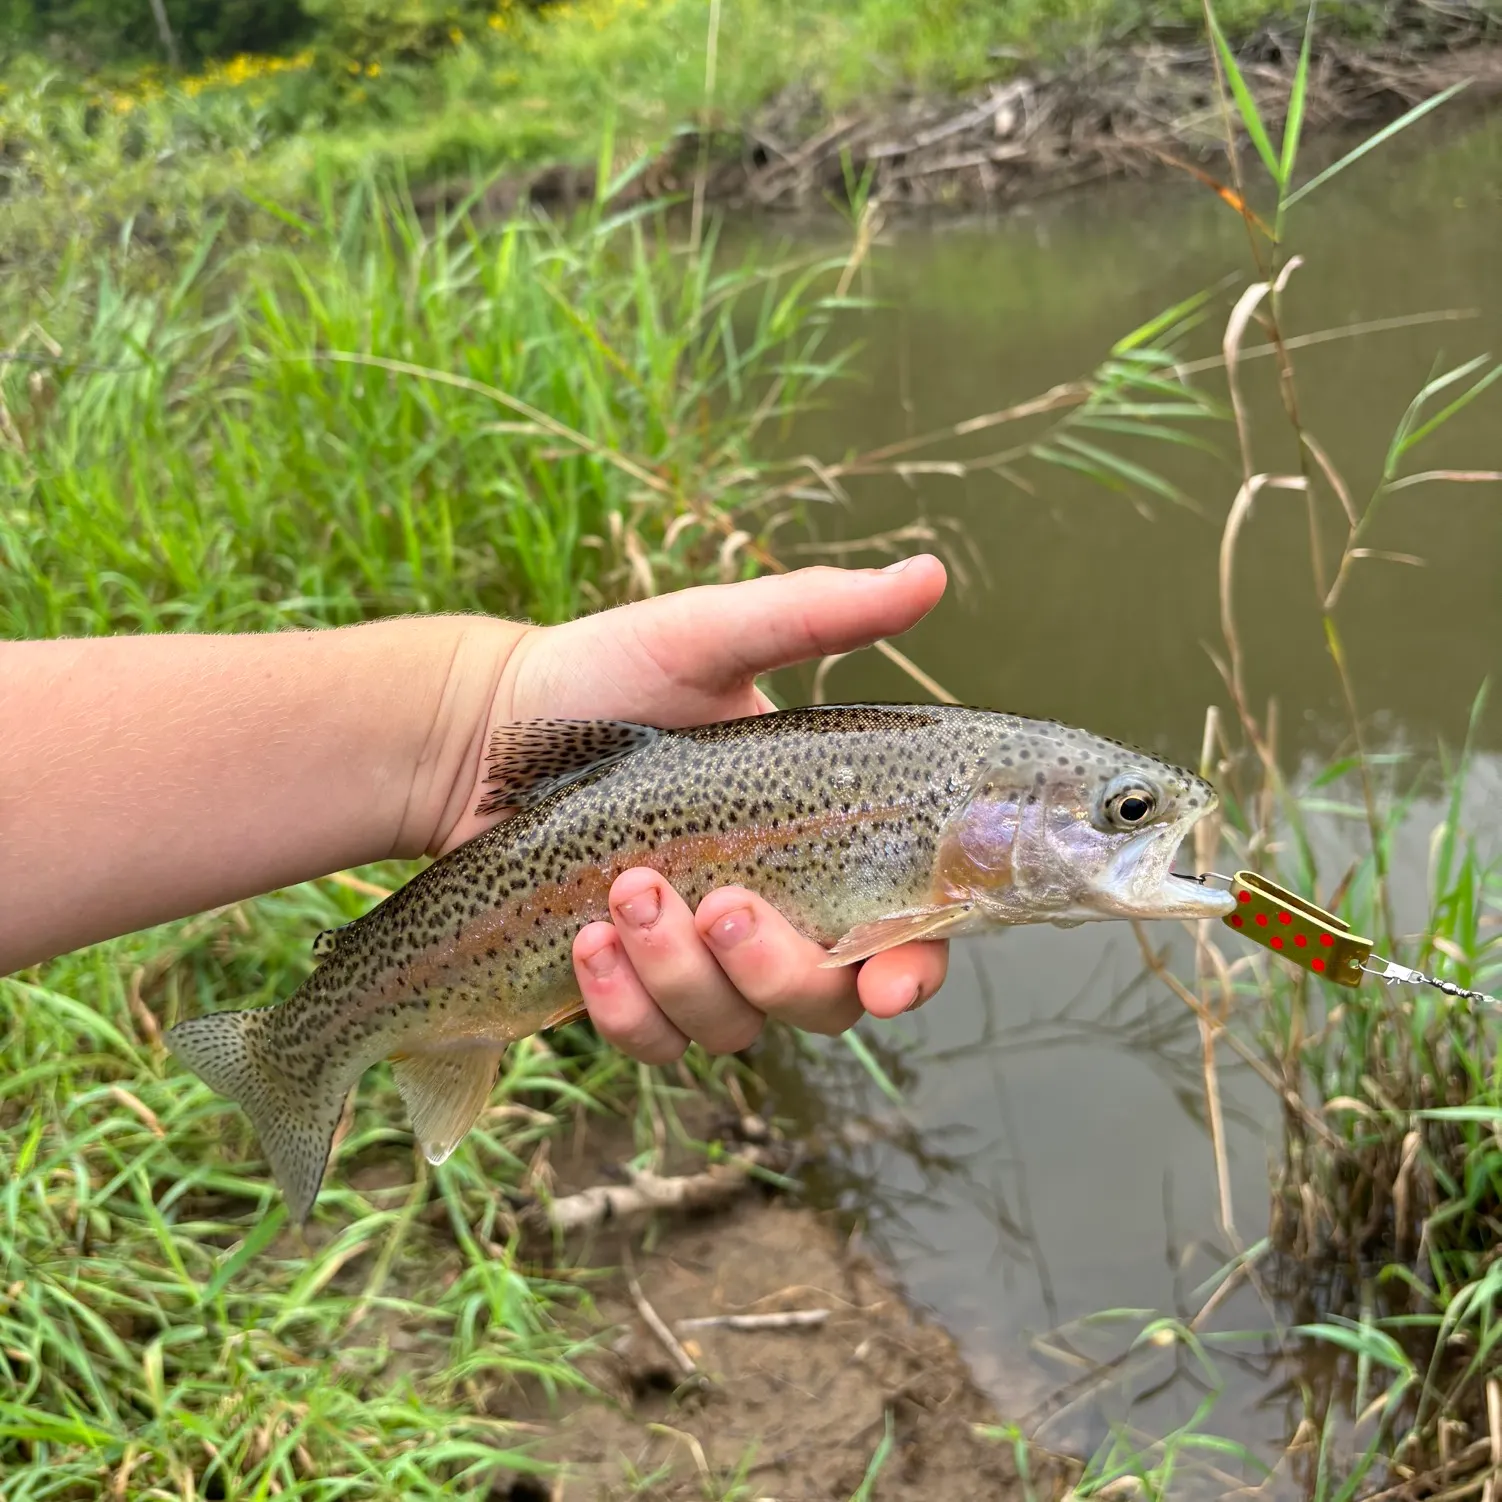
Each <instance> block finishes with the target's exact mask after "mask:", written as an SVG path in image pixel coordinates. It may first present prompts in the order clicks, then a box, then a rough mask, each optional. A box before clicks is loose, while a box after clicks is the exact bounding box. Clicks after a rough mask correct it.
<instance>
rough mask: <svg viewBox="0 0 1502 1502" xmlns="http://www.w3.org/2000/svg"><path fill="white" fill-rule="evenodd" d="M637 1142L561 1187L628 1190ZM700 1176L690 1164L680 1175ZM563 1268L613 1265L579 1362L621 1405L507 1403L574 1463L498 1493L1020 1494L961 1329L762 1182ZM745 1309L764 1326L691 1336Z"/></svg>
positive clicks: (1042, 1479)
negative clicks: (933, 1317) (925, 1308)
mask: <svg viewBox="0 0 1502 1502" xmlns="http://www.w3.org/2000/svg"><path fill="white" fill-rule="evenodd" d="M628 1150H629V1143H628V1142H626V1141H625V1140H624V1137H623V1135H622V1134H608V1135H606V1136H604V1137H600V1136H596V1137H595V1138H594V1139H593V1140H592V1141H591V1143H590V1146H589V1149H588V1151H587V1152H586V1153H584V1154H583V1155H582V1157H581V1158H580V1159H577V1160H576V1163H577V1167H576V1168H574V1169H573V1170H572V1171H567V1172H565V1171H560V1174H559V1180H558V1183H557V1186H556V1187H557V1192H558V1194H560V1195H565V1194H569V1193H571V1192H576V1191H577V1190H579V1189H582V1188H585V1187H587V1186H590V1187H594V1188H596V1189H598V1187H599V1186H601V1184H602V1183H603V1184H605V1185H611V1184H614V1185H621V1184H623V1183H624V1182H625V1180H626V1178H627V1175H625V1174H624V1172H623V1171H622V1170H621V1169H620V1168H619V1167H618V1166H615V1165H618V1164H619V1163H620V1162H621V1161H623V1160H624V1157H625V1156H626V1152H627V1151H628ZM702 1168H703V1165H702V1162H699V1161H696V1160H695V1159H694V1158H693V1157H692V1156H691V1155H688V1154H683V1153H675V1154H672V1155H671V1156H670V1161H669V1163H668V1165H667V1166H666V1169H665V1171H666V1172H669V1173H678V1174H693V1173H695V1172H699V1171H702ZM563 1260H564V1262H565V1263H567V1264H568V1265H570V1266H572V1267H573V1268H574V1269H575V1270H576V1272H577V1271H578V1270H580V1269H582V1268H586V1267H588V1268H596V1269H603V1270H607V1271H606V1273H605V1276H604V1278H603V1280H602V1281H601V1282H600V1283H599V1284H598V1285H597V1286H596V1288H595V1291H594V1301H595V1311H594V1313H593V1314H592V1316H591V1317H590V1318H589V1319H587V1320H586V1321H584V1322H583V1324H582V1325H581V1328H580V1331H579V1333H580V1334H581V1335H585V1336H592V1337H596V1338H598V1339H599V1341H600V1348H599V1354H597V1355H595V1356H593V1357H590V1358H586V1360H585V1361H584V1362H583V1363H581V1364H582V1366H583V1368H584V1370H585V1371H586V1372H587V1373H588V1375H589V1376H590V1378H591V1379H592V1380H593V1381H594V1382H595V1383H596V1384H597V1385H598V1387H599V1388H600V1389H601V1390H602V1392H604V1393H605V1394H606V1397H605V1398H604V1399H603V1400H595V1401H587V1402H581V1403H576V1404H573V1405H568V1404H566V1405H565V1406H564V1407H563V1408H562V1409H560V1408H559V1407H557V1406H556V1405H553V1404H549V1403H543V1402H542V1401H541V1400H540V1399H537V1400H536V1401H535V1403H534V1404H533V1405H529V1407H528V1409H527V1410H526V1411H518V1409H517V1408H516V1407H515V1406H514V1403H512V1402H509V1401H508V1403H507V1409H508V1412H507V1415H506V1416H507V1417H511V1418H525V1419H529V1420H531V1421H533V1422H537V1423H540V1424H542V1425H544V1426H546V1427H548V1428H551V1429H552V1431H553V1432H552V1434H551V1435H550V1437H549V1438H548V1439H547V1440H546V1441H545V1442H544V1443H543V1446H542V1449H541V1451H540V1453H541V1454H543V1455H545V1456H546V1457H547V1458H549V1459H551V1460H556V1461H560V1462H562V1463H563V1464H564V1466H565V1471H564V1473H563V1475H562V1476H561V1477H560V1478H559V1479H558V1480H557V1481H556V1482H555V1483H549V1484H542V1483H539V1481H538V1480H537V1479H536V1478H530V1477H515V1478H509V1477H508V1478H498V1479H497V1481H496V1483H495V1485H494V1487H493V1490H492V1495H493V1496H496V1497H498V1498H501V1497H504V1498H508V1499H511V1502H624V1499H626V1498H632V1499H641V1502H691V1499H692V1502H704V1499H706V1498H709V1499H720V1498H735V1499H737V1502H753V1499H774V1498H775V1499H777V1502H826V1499H828V1502H847V1499H849V1498H850V1497H852V1496H853V1495H855V1494H857V1493H858V1492H859V1490H860V1488H861V1486H862V1484H863V1482H865V1481H866V1480H867V1477H868V1476H870V1477H871V1478H872V1480H871V1484H870V1488H869V1490H868V1491H867V1492H865V1493H862V1494H861V1495H863V1496H864V1497H865V1498H866V1499H867V1502H896V1499H900V1498H913V1497H925V1498H927V1497H965V1498H974V1499H977V1502H980V1499H989V1498H998V1499H1000V1498H1011V1497H1013V1496H1017V1497H1021V1496H1022V1494H1023V1492H1022V1486H1021V1483H1020V1480H1019V1477H1018V1473H1017V1468H1016V1465H1015V1462H1014V1458H1013V1454H1012V1450H1011V1446H1010V1445H1009V1443H1008V1442H1007V1441H1006V1440H1004V1439H998V1438H997V1437H995V1436H992V1435H987V1434H986V1433H985V1432H984V1430H985V1427H986V1426H988V1425H996V1424H998V1423H1000V1421H1001V1419H1000V1415H998V1414H997V1413H996V1412H995V1411H994V1409H993V1407H992V1406H991V1404H990V1402H989V1401H988V1400H987V1399H986V1398H985V1397H984V1396H983V1395H982V1394H981V1393H980V1391H979V1390H978V1389H977V1387H976V1385H975V1383H974V1382H973V1380H972V1378H971V1375H970V1373H969V1371H968V1369H967V1367H966V1365H965V1362H964V1360H963V1359H962V1357H961V1356H960V1354H959V1352H958V1350H957V1348H956V1346H955V1343H954V1341H953V1340H952V1339H951V1337H950V1336H949V1335H948V1333H946V1332H945V1331H944V1330H942V1329H940V1328H938V1327H937V1326H936V1325H934V1324H933V1323H931V1322H929V1321H927V1320H925V1319H924V1318H922V1317H921V1316H919V1315H918V1314H916V1313H915V1312H914V1311H913V1310H912V1309H910V1308H909V1307H908V1306H907V1304H906V1303H905V1302H904V1300H903V1299H902V1297H901V1295H900V1292H899V1291H898V1290H897V1289H896V1288H895V1287H894V1286H893V1285H892V1284H891V1282H890V1281H889V1280H888V1279H887V1278H886V1277H885V1276H884V1275H883V1273H882V1271H881V1270H880V1269H879V1268H878V1267H877V1266H876V1265H875V1264H874V1263H873V1262H872V1260H871V1259H870V1258H868V1257H867V1256H865V1255H864V1254H863V1253H862V1252H861V1251H860V1250H859V1249H858V1247H857V1246H856V1245H855V1244H853V1243H852V1242H851V1240H850V1239H849V1238H848V1237H847V1236H846V1235H845V1234H844V1233H843V1232H842V1231H841V1229H840V1227H839V1226H838V1225H837V1224H836V1222H835V1221H834V1220H833V1219H832V1218H831V1217H829V1216H826V1215H824V1214H821V1213H820V1212H818V1211H816V1210H814V1209H812V1208H810V1207H809V1206H808V1205H806V1204H803V1203H801V1202H800V1201H799V1200H798V1199H797V1197H796V1196H793V1197H789V1196H788V1195H786V1194H784V1193H783V1192H781V1191H780V1190H777V1189H775V1188H768V1187H766V1186H764V1185H760V1184H752V1185H751V1186H749V1187H748V1188H746V1189H744V1191H743V1192H741V1193H739V1194H738V1195H736V1196H735V1197H734V1198H733V1199H731V1200H730V1201H729V1202H728V1203H725V1204H722V1205H721V1206H720V1207H719V1208H717V1209H714V1210H712V1211H709V1212H707V1213H705V1212H699V1213H690V1214H682V1213H678V1212H674V1213H669V1214H661V1215H658V1216H657V1217H655V1220H653V1221H650V1222H648V1221H643V1220H641V1219H637V1220H634V1221H621V1220H618V1219H616V1218H614V1217H612V1218H610V1219H607V1220H605V1221H604V1222H603V1223H602V1225H601V1226H600V1227H599V1229H598V1230H596V1231H595V1232H594V1233H593V1234H592V1236H589V1237H586V1239H584V1240H583V1241H576V1242H574V1243H572V1244H571V1245H570V1248H569V1250H568V1252H567V1253H566V1255H565V1257H564V1259H563ZM633 1281H634V1286H633ZM820 1311H822V1313H820ZM748 1315H749V1316H752V1317H753V1318H752V1319H751V1320H750V1321H749V1327H746V1325H745V1324H743V1325H742V1327H741V1328H736V1327H735V1326H734V1325H730V1324H726V1323H723V1322H722V1323H718V1324H710V1325H703V1324H697V1325H695V1324H690V1325H688V1326H686V1327H685V1326H683V1325H681V1324H680V1322H682V1321H703V1320H706V1319H711V1320H713V1319H715V1318H716V1317H721V1318H723V1317H725V1316H733V1317H735V1318H737V1319H738V1320H743V1321H744V1319H745V1317H746V1316H748ZM774 1315H784V1316H788V1315H790V1316H792V1317H791V1318H790V1319H787V1320H785V1321H778V1320H775V1319H772V1320H769V1319H766V1318H765V1317H766V1316H774ZM654 1324H656V1325H658V1326H659V1328H658V1329H656V1330H654V1328H653V1326H654ZM662 1326H665V1327H666V1328H667V1334H668V1339H664V1335H663V1331H662V1329H661V1327H662ZM670 1340H671V1341H676V1342H677V1343H678V1344H679V1346H680V1347H681V1349H680V1351H679V1352H678V1353H674V1352H673V1351H672V1349H671V1347H670V1344H669V1341H670ZM685 1358H686V1360H687V1362H688V1363H691V1364H692V1370H690V1369H689V1367H688V1366H687V1365H685ZM1030 1479H1031V1483H1032V1488H1033V1495H1034V1496H1035V1497H1037V1498H1038V1499H1040V1502H1047V1499H1050V1498H1054V1497H1057V1496H1059V1495H1061V1494H1062V1493H1063V1491H1064V1490H1065V1489H1066V1487H1067V1484H1068V1482H1069V1480H1070V1479H1072V1478H1071V1476H1070V1475H1069V1474H1068V1473H1067V1470H1066V1468H1065V1467H1064V1466H1062V1465H1060V1464H1058V1463H1055V1462H1047V1461H1038V1462H1034V1463H1033V1464H1032V1474H1031V1478H1030Z"/></svg>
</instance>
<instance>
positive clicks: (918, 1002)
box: [902, 986, 928, 1012]
mask: <svg viewBox="0 0 1502 1502" xmlns="http://www.w3.org/2000/svg"><path fill="white" fill-rule="evenodd" d="M927 1000H928V997H926V996H925V995H924V994H923V987H922V986H915V987H914V988H913V999H912V1000H911V1001H910V1002H908V1004H907V1005H906V1006H905V1007H903V1009H902V1010H903V1011H904V1012H916V1011H917V1010H918V1008H919V1007H921V1006H922V1005H923V1003H924V1002H925V1001H927Z"/></svg>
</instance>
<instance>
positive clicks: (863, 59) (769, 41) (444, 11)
mask: <svg viewBox="0 0 1502 1502" xmlns="http://www.w3.org/2000/svg"><path fill="white" fill-rule="evenodd" d="M1305 11H1306V6H1305V5H1304V4H1303V3H1301V0H1234V3H1232V4H1229V5H1227V6H1226V7H1224V14H1223V15H1222V16H1221V21H1222V24H1223V25H1224V26H1225V28H1226V30H1227V33H1228V35H1230V36H1231V37H1232V38H1233V39H1249V38H1254V37H1257V36H1272V37H1277V38H1281V39H1282V45H1283V47H1284V50H1285V51H1286V52H1289V53H1291V52H1292V51H1294V50H1296V46H1297V34H1298V29H1299V27H1300V26H1301V25H1302V22H1303V18H1304V15H1305ZM0 12H8V20H9V24H8V25H6V24H4V19H5V18H4V17H0V34H3V35H4V36H6V37H7V38H8V47H7V49H6V51H5V52H3V53H0V138H3V141H4V147H3V150H0V202H4V203H5V205H6V221H7V223H6V226H5V229H4V232H3V234H0V255H3V254H5V253H6V252H7V251H8V252H9V253H10V255H11V257H13V258H15V257H24V256H26V255H27V254H35V253H36V251H37V249H38V248H39V247H43V246H46V245H49V244H55V243H56V240H57V237H58V235H59V234H60V233H72V232H84V231H88V230H92V231H94V232H97V233H99V234H101V235H121V234H123V235H127V236H129V235H135V236H136V237H138V238H140V239H142V240H145V241H147V242H151V243H161V242H163V241H166V242H168V243H172V244H174V245H179V246H180V244H181V242H182V240H183V239H184V238H185V237H186V236H187V235H188V234H189V231H190V227H191V224H192V222H193V220H194V217H195V216H198V215H202V214H203V213H205V212H208V211H210V210H216V211H217V210H226V209H228V210H234V209H235V208H244V207H245V206H246V205H247V204H248V203H249V202H253V201H256V200H262V199H270V200H273V201H275V202H277V203H280V204H284V205H285V204H293V203H303V204H308V203H311V202H313V201H314V200H315V199H316V196H317V193H318V189H319V184H321V183H323V182H325V181H326V180H327V179H328V178H329V177H330V176H332V177H334V178H335V179H344V178H347V177H348V176H349V175H350V174H351V173H353V172H357V171H367V170H371V169H375V170H380V171H384V172H386V173H388V174H392V175H399V176H400V177H401V179H402V180H403V181H405V182H407V183H409V184H418V183H425V182H432V181H439V180H450V179H461V180H470V179H483V178H485V177H487V176H489V175H491V174H495V173H506V172H521V173H525V172H527V171H529V170H531V169H535V168H539V167H546V166H550V165H553V164H567V165H572V166H585V167H589V166H592V165H593V164H594V162H595V161H596V159H597V157H598V153H599V149H600V146H601V143H602V142H603V141H605V140H607V139H608V140H609V141H610V142H611V144H612V151H613V164H614V165H615V166H616V167H623V166H625V165H626V164H628V163H631V162H637V161H640V160H641V159H643V158H644V157H647V156H650V155H653V154H655V153H658V152H661V151H662V150H663V149H664V148H665V147H667V146H669V144H670V143H671V142H672V141H673V140H674V139H675V137H676V136H678V135H679V134H680V133H682V132H684V131H698V132H704V133H707V134H708V135H709V136H711V137H717V136H723V137H724V138H725V139H726V140H733V139H734V137H735V134H736V132H737V131H738V130H739V129H740V127H741V126H742V125H743V124H744V123H745V121H746V120H747V118H748V116H749V115H750V113H751V112H753V111H754V110H755V109H756V108H757V107H758V106H760V105H763V104H765V103H766V102H767V101H768V100H771V99H773V98H774V97H779V96H781V95H783V94H784V93H791V94H794V95H796V96H797V97H798V98H800V99H806V100H811V101H816V102H817V108H816V115H817V116H818V117H820V118H825V119H827V118H832V117H835V116H838V115H839V114H840V113H841V112H844V111H848V110H852V109H854V110H864V111H866V112H868V113H869V112H871V111H872V110H873V109H875V108H878V107H879V106H880V104H881V101H883V100H887V99H897V98H899V97H901V96H904V95H906V94H909V93H911V92H913V91H915V90H916V91H919V92H929V93H934V94H937V95H941V96H943V95H952V94H955V93H958V92H962V91H964V90H967V89H971V88H974V87H976V86H977V85H980V84H983V83H985V82H986V81H988V80H999V79H1004V78H1007V77H1009V76H1012V75H1014V74H1016V73H1018V72H1019V71H1028V72H1031V71H1036V70H1038V69H1040V68H1045V69H1046V68H1050V67H1054V66H1064V67H1066V68H1068V67H1073V66H1078V65H1079V63H1080V62H1081V61H1082V60H1084V59H1088V58H1090V57H1092V56H1095V55H1098V54H1100V53H1102V52H1103V51H1107V50H1109V49H1112V48H1119V47H1122V46H1125V45H1130V44H1134V43H1140V42H1147V41H1158V40H1161V41H1165V42H1168V43H1182V42H1191V43H1192V42H1195V41H1196V40H1197V39H1200V38H1202V36H1203V15H1202V8H1201V3H1200V0H1159V3H1156V4H1146V3H1138V0H1014V3H999V0H855V3H850V4H845V3H834V0H819V3H813V4H807V3H800V0H716V3H715V4H713V5H711V4H708V3H707V0H551V3H543V0H401V3H397V0H300V3H299V0H280V3H279V4H277V5H274V6H266V7H262V6H247V5H235V6H225V7H220V6H217V5H209V4H207V3H205V0H168V3H167V4H166V6H165V15H166V17H167V20H168V23H169V28H172V29H173V30H172V36H173V50H174V52H175V53H176V54H177V55H178V62H177V63H176V64H175V65H174V64H172V63H170V62H169V61H168V60H167V58H166V57H165V55H164V52H165V44H164V42H163V41H162V38H161V37H160V35H159V34H158V30H157V28H156V25H155V23H154V21H153V18H152V7H151V4H150V3H149V0H129V3H128V4H124V5H106V4H103V3H96V0H4V3H3V5H0ZM1499 21H1502V0H1467V3H1465V4H1462V5H1459V6H1446V7H1433V6H1429V5H1425V4H1420V3H1402V4H1399V5H1396V6H1384V7H1374V6H1370V5H1365V4H1358V3H1353V0H1329V3H1327V4H1326V5H1325V6H1323V7H1321V10H1320V21H1319V27H1320V33H1321V35H1322V36H1328V37H1330V38H1334V39H1337V40H1342V41H1346V42H1349V43H1352V44H1354V45H1356V46H1358V47H1359V46H1361V45H1364V44H1376V43H1385V44H1392V45H1395V46H1400V47H1403V48H1408V49H1412V50H1414V51H1417V52H1422V51H1424V50H1425V49H1427V48H1429V47H1432V46H1434V45H1437V44H1439V43H1441V42H1442V41H1444V40H1445V39H1446V38H1448V37H1452V36H1454V35H1457V34H1462V33H1463V34H1464V35H1465V36H1466V37H1467V38H1472V39H1474V38H1476V37H1484V36H1489V35H1491V34H1493V32H1494V31H1495V30H1496V28H1497V26H1498V23H1499ZM1209 82H1210V79H1209V78H1208V76H1207V77H1206V79H1205V83H1206V84H1207V85H1208V84H1209ZM60 210H61V211H62V221H61V223H60V222H59V211H60ZM258 228H259V229H260V230H261V231H264V230H265V229H266V228H267V226H266V225H265V224H262V225H260V226H259V227H258Z"/></svg>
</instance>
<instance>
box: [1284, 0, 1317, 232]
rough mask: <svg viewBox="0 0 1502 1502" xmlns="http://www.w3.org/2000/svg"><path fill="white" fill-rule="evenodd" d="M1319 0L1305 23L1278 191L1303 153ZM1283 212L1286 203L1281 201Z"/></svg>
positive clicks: (1312, 2) (1312, 3) (1290, 98)
mask: <svg viewBox="0 0 1502 1502" xmlns="http://www.w3.org/2000/svg"><path fill="white" fill-rule="evenodd" d="M1317 4H1318V0H1309V19H1308V20H1307V21H1306V22H1305V23H1304V45H1303V46H1302V47H1301V48H1300V49H1299V65H1298V67H1297V69H1295V71H1294V75H1293V88H1292V90H1291V91H1290V92H1289V95H1288V119H1287V121H1286V122H1285V123H1284V126H1283V155H1282V158H1281V160H1280V161H1279V163H1278V191H1279V192H1280V193H1287V191H1288V184H1289V182H1290V181H1291V179H1292V177H1293V168H1294V163H1295V162H1296V161H1297V160H1298V155H1299V133H1300V132H1301V131H1302V130H1303V128H1304V103H1305V99H1306V97H1307V95H1308V92H1309V53H1310V49H1311V48H1312V47H1313V45H1314V10H1315V6H1316V5H1317ZM1279 209H1280V212H1281V209H1282V205H1281V204H1280V205H1279Z"/></svg>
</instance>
